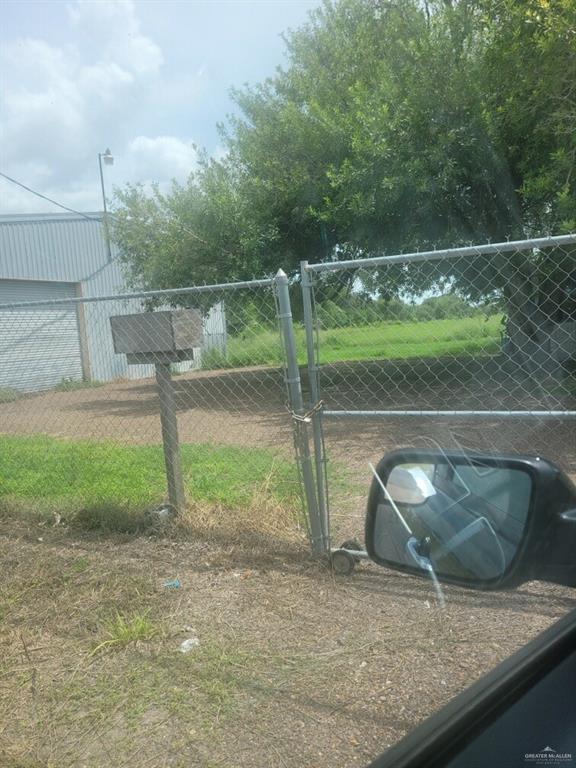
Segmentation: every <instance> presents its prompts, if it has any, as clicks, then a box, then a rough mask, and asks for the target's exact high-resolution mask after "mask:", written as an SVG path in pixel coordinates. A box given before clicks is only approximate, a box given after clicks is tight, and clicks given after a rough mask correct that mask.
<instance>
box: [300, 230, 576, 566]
mask: <svg viewBox="0 0 576 768" xmlns="http://www.w3.org/2000/svg"><path fill="white" fill-rule="evenodd" d="M301 284H302V291H303V310H304V329H303V335H304V337H305V342H306V348H307V367H308V390H307V391H308V396H309V405H308V408H309V411H310V417H309V418H310V420H311V422H312V426H313V436H314V446H315V468H316V481H317V496H318V505H319V520H320V528H321V544H320V548H321V549H323V550H324V551H326V550H328V549H329V547H330V545H331V543H332V544H339V543H340V542H341V541H342V540H344V539H346V540H350V539H359V540H361V538H362V535H363V517H364V510H365V503H366V497H367V490H368V486H369V483H370V481H371V473H370V469H369V466H368V465H369V462H374V463H375V462H377V461H378V459H380V458H381V456H382V455H383V454H385V453H386V452H387V451H389V450H391V449H393V448H397V447H406V446H410V447H414V448H419V447H421V448H424V447H428V448H430V447H432V446H435V447H442V448H454V447H457V448H462V449H467V450H471V449H475V450H488V451H499V452H500V451H512V452H524V453H530V454H541V455H542V456H544V457H546V458H548V459H552V460H553V461H555V462H557V463H558V464H559V465H561V466H562V467H563V468H564V469H565V470H567V471H568V472H569V473H571V474H572V475H573V476H574V475H576V432H575V430H574V421H573V417H574V416H576V377H575V372H576V235H566V236H560V237H548V238H541V239H534V240H525V241H519V242H506V243H499V244H488V245H480V246H471V247H464V248H455V249H449V250H442V251H440V250H438V251H431V252H422V253H411V254H401V255H397V256H382V257H379V258H370V259H358V260H354V261H340V262H327V263H320V264H308V263H307V262H303V263H302V265H301ZM328 458H329V461H328V460H327V459H328ZM328 490H329V491H330V493H328Z"/></svg>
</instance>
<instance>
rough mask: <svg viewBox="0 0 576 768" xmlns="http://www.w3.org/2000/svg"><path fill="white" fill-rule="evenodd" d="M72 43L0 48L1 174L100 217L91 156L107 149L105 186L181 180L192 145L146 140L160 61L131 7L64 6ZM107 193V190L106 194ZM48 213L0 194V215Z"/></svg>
mask: <svg viewBox="0 0 576 768" xmlns="http://www.w3.org/2000/svg"><path fill="white" fill-rule="evenodd" d="M68 18H69V23H70V30H68V32H69V37H71V39H72V40H73V42H72V43H69V44H67V45H62V46H55V45H51V44H49V43H48V42H46V41H45V40H38V39H31V38H21V39H15V40H12V41H10V42H8V43H6V44H4V45H2V46H1V47H0V73H1V75H0V78H1V79H0V83H1V90H2V100H3V107H2V112H1V114H0V145H1V147H2V149H1V153H0V167H1V169H2V170H3V171H4V172H5V173H7V174H9V175H10V176H13V177H14V178H17V179H18V180H20V181H22V182H23V183H25V184H27V185H28V186H31V187H33V188H36V189H38V190H39V191H40V192H42V193H44V194H46V195H48V196H50V197H54V198H55V199H57V200H58V201H60V202H62V203H64V204H65V205H69V206H70V207H77V206H80V207H81V209H83V210H87V209H88V210H97V209H99V208H100V207H101V195H100V187H99V178H98V167H97V154H98V152H103V151H104V149H105V148H106V147H107V146H110V147H111V149H112V151H113V153H114V155H115V157H116V164H115V166H114V167H113V168H110V169H106V183H107V191H108V196H110V195H111V192H112V188H111V185H112V184H113V183H114V184H118V185H122V184H124V183H125V182H127V181H131V182H136V181H144V182H148V181H152V180H153V181H159V182H165V181H168V180H170V179H171V178H173V177H176V178H178V179H179V180H184V179H185V178H186V177H187V175H188V174H189V173H190V171H191V170H192V169H193V167H194V164H195V161H196V152H195V150H194V149H193V147H192V142H191V141H184V140H183V139H182V138H178V137H175V136H168V135H161V136H155V137H154V136H152V137H150V136H146V135H144V134H145V133H146V121H147V118H148V116H149V115H150V114H153V112H154V110H155V109H157V108H158V94H159V93H161V92H162V64H163V56H162V51H161V50H160V48H159V46H158V45H157V44H156V43H155V42H154V41H153V40H152V39H150V38H149V37H147V36H146V35H145V34H143V32H142V30H141V26H140V22H139V20H138V18H137V16H136V10H135V6H134V3H132V2H130V0H100V2H94V1H93V0H79V1H78V2H75V3H73V4H71V5H69V6H68ZM109 185H110V186H109ZM39 210H54V208H53V206H52V207H50V206H45V205H44V204H43V203H42V202H41V201H40V200H39V199H38V198H34V197H32V196H31V195H30V194H29V193H24V194H23V193H22V192H21V191H18V190H17V188H16V187H7V186H6V183H5V182H2V187H1V188H0V212H5V213H8V212H27V211H39Z"/></svg>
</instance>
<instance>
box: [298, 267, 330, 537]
mask: <svg viewBox="0 0 576 768" xmlns="http://www.w3.org/2000/svg"><path fill="white" fill-rule="evenodd" d="M300 276H301V283H302V304H303V309H304V329H305V331H306V355H307V360H308V381H309V387H310V397H311V400H312V403H311V407H312V411H313V412H312V434H313V438H314V463H315V467H316V486H317V493H318V511H319V514H320V524H321V527H322V545H323V547H324V551H326V552H328V551H329V549H330V521H329V517H328V501H327V477H326V463H325V456H324V440H323V438H322V413H321V412H320V410H318V408H319V403H320V385H319V381H318V367H317V365H316V350H315V347H314V312H313V308H312V281H311V279H310V274H309V272H308V262H307V261H301V262H300Z"/></svg>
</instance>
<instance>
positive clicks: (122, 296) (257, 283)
mask: <svg viewBox="0 0 576 768" xmlns="http://www.w3.org/2000/svg"><path fill="white" fill-rule="evenodd" d="M274 282H275V281H274V278H264V279H262V280H245V281H244V282H238V283H216V284H214V285H195V286H190V287H188V288H165V289H163V290H157V291H135V292H133V293H114V294H111V295H107V296H76V297H74V298H69V299H46V300H45V301H42V300H40V301H17V302H13V303H9V304H0V310H2V309H22V308H25V307H46V306H61V305H62V304H87V303H90V302H92V303H93V302H98V301H124V300H127V299H148V298H152V297H154V296H159V297H162V296H164V297H169V296H181V295H182V294H185V295H187V294H193V293H211V292H212V291H234V290H238V289H240V288H270V287H271V286H272V285H273V284H274Z"/></svg>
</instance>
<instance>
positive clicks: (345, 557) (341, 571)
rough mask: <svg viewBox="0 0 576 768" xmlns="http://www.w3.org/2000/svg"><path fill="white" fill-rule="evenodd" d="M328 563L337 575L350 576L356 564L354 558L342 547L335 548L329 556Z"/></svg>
mask: <svg viewBox="0 0 576 768" xmlns="http://www.w3.org/2000/svg"><path fill="white" fill-rule="evenodd" d="M330 564H331V565H332V570H333V571H334V573H337V574H338V576H350V574H351V573H352V571H353V570H354V566H355V565H356V558H355V557H354V556H353V555H351V554H350V553H349V552H345V551H344V550H343V549H337V550H336V552H332V554H331V556H330Z"/></svg>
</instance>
